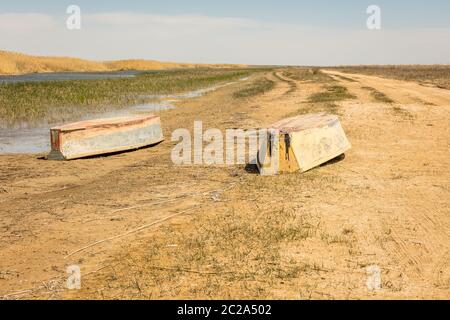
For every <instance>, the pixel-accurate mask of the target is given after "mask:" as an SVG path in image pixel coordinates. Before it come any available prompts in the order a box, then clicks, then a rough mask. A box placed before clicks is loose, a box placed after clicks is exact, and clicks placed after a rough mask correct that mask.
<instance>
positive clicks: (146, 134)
mask: <svg viewBox="0 0 450 320" xmlns="http://www.w3.org/2000/svg"><path fill="white" fill-rule="evenodd" d="M163 139H164V138H163V133H162V129H161V121H160V119H159V117H158V116H155V115H146V116H133V117H118V118H109V119H98V120H88V121H80V122H75V123H71V124H67V125H63V126H59V127H55V128H51V129H50V140H51V152H50V153H49V155H48V156H47V159H49V160H71V159H78V158H84V157H89V156H95V155H102V154H108V153H114V152H120V151H127V150H133V149H139V148H142V147H146V146H150V145H154V144H157V143H159V142H161V141H163Z"/></svg>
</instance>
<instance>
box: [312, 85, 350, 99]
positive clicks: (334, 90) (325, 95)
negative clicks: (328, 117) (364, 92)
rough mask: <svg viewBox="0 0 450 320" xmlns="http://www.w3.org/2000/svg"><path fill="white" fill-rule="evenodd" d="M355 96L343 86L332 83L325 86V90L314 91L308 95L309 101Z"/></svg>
mask: <svg viewBox="0 0 450 320" xmlns="http://www.w3.org/2000/svg"><path fill="white" fill-rule="evenodd" d="M355 98H356V97H355V96H354V95H352V94H350V93H349V92H348V89H347V88H346V87H343V86H338V85H333V86H327V87H325V91H322V92H318V93H315V94H313V95H311V96H310V97H309V99H308V100H309V102H311V103H320V102H334V101H341V100H347V99H355Z"/></svg>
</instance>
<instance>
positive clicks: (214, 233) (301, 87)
mask: <svg viewBox="0 0 450 320" xmlns="http://www.w3.org/2000/svg"><path fill="white" fill-rule="evenodd" d="M326 72H327V73H328V74H330V76H332V77H333V78H334V79H335V81H336V83H337V84H338V85H341V86H345V87H347V88H348V90H349V92H350V93H351V94H353V95H354V96H355V99H349V100H344V101H339V102H336V104H337V105H338V113H339V115H340V118H341V121H342V125H343V127H344V129H345V131H346V133H347V136H348V138H349V140H350V142H351V143H352V146H353V148H352V149H351V150H350V151H349V152H348V153H347V154H346V157H345V159H343V160H342V159H341V160H340V161H334V162H332V163H329V164H327V165H326V166H322V167H319V168H316V169H314V170H311V171H309V172H307V173H305V174H288V175H283V176H274V177H261V176H259V175H258V174H255V173H254V172H253V171H252V170H251V168H248V167H245V166H243V165H241V166H230V167H227V166H212V167H211V166H183V167H178V166H174V165H173V164H172V162H171V160H170V152H171V149H172V147H173V146H174V144H175V143H173V142H171V141H170V135H171V132H172V131H173V130H175V129H176V128H187V129H190V130H192V128H193V122H194V120H202V121H203V126H204V129H206V128H219V129H221V130H224V129H226V128H235V127H240V128H252V127H262V126H265V125H268V124H269V123H272V122H274V121H276V120H279V119H281V118H283V117H286V116H290V115H293V114H298V113H303V112H305V111H307V110H306V106H308V108H309V107H310V104H309V102H308V98H309V97H310V96H311V95H312V94H314V93H317V92H320V91H322V90H323V86H324V84H323V83H318V82H314V81H302V80H295V79H290V78H288V77H287V76H286V75H284V74H283V72H282V71H281V70H280V71H277V72H276V73H274V74H272V73H268V74H267V75H266V76H267V77H268V78H269V79H271V80H273V81H275V82H276V87H275V89H273V90H271V91H269V92H267V93H265V94H263V95H260V96H257V97H253V98H249V99H235V98H233V92H234V91H235V90H237V89H238V87H239V86H244V85H245V84H236V85H233V86H230V87H226V88H222V89H220V90H218V91H216V92H212V93H209V94H208V95H206V96H204V97H200V98H196V99H193V100H188V101H180V102H178V104H177V108H176V109H175V110H168V111H163V112H161V114H160V115H161V118H162V123H163V124H164V131H165V132H164V133H165V136H166V141H165V142H164V143H162V144H161V145H159V146H158V147H156V148H150V149H144V150H139V151H136V152H131V153H123V154H119V155H114V156H110V157H100V158H92V159H84V160H77V161H71V162H50V161H45V160H41V159H39V156H40V155H0V230H1V238H0V243H1V246H0V256H1V257H2V259H0V295H2V296H3V297H4V298H6V299H18V298H65V299H68V298H96V299H102V298H117V299H120V298H151V299H158V298H169V299H170V298H230V297H232V298H275V299H276V298H288V299H311V298H312V299H316V298H317V299H330V298H331V299H340V298H353V299H360V298H363V299H371V298H443V299H444V298H445V299H448V298H450V294H449V288H450V267H449V265H450V263H449V262H450V261H449V259H450V209H449V208H450V129H449V126H450V91H448V90H443V89H438V88H432V87H425V86H421V85H419V84H415V83H407V82H402V81H398V80H390V79H382V78H377V77H371V76H363V75H351V74H347V73H345V74H341V73H338V72H334V71H333V72H331V71H326ZM374 91H377V92H381V93H383V94H384V95H385V96H387V97H389V98H390V99H392V100H393V101H394V102H393V103H385V102H380V101H378V100H377V99H376V98H374V95H373V92H374ZM168 217H171V218H170V219H168ZM83 248H84V249H83ZM80 249H81V250H80ZM70 265H77V266H79V267H80V268H81V273H82V289H81V290H67V289H66V288H65V281H66V278H67V276H68V274H67V273H66V268H67V266H70ZM368 268H369V269H368ZM368 270H369V271H368ZM370 270H372V271H370ZM373 270H379V271H380V276H381V288H380V289H378V290H370V289H369V288H368V286H367V281H368V279H369V280H370V279H371V277H374V276H376V274H374V271H373ZM375 273H376V271H375Z"/></svg>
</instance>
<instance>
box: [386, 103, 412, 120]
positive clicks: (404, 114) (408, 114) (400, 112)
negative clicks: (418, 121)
mask: <svg viewBox="0 0 450 320" xmlns="http://www.w3.org/2000/svg"><path fill="white" fill-rule="evenodd" d="M392 111H393V112H394V114H395V115H397V116H400V117H401V118H403V119H405V120H414V118H415V117H414V115H413V114H412V113H411V112H409V111H408V110H406V109H403V108H401V107H399V106H394V107H393V108H392Z"/></svg>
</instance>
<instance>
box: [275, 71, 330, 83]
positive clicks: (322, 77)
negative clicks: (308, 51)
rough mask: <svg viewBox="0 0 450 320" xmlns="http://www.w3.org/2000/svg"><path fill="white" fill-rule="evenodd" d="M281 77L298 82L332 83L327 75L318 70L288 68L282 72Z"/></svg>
mask: <svg viewBox="0 0 450 320" xmlns="http://www.w3.org/2000/svg"><path fill="white" fill-rule="evenodd" d="M283 76H285V77H287V78H290V79H293V80H298V81H313V82H319V83H329V82H332V81H334V80H333V78H331V77H330V76H329V75H327V74H325V73H323V72H322V71H320V69H319V68H309V67H299V68H289V69H288V70H286V71H284V72H283Z"/></svg>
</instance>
